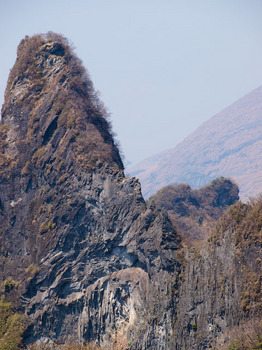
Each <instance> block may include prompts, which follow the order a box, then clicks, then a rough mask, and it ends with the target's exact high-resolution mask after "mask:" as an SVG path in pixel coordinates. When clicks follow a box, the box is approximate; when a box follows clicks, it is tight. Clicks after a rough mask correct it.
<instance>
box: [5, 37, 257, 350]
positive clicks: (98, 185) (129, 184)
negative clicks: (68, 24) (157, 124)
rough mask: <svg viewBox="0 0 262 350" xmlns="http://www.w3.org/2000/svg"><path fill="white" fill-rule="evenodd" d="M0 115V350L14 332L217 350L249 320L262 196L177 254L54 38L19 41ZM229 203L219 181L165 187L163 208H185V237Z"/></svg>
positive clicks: (230, 188) (59, 341) (162, 219)
mask: <svg viewBox="0 0 262 350" xmlns="http://www.w3.org/2000/svg"><path fill="white" fill-rule="evenodd" d="M2 113H3V116H2V121H1V123H0V348H1V349H11V348H12V350H18V349H20V346H19V344H20V340H21V338H23V341H24V345H25V347H27V345H28V347H27V348H28V349H45V350H47V349H57V350H63V349H77V348H80V347H81V348H83V346H82V345H83V344H89V343H93V345H94V343H95V345H97V346H100V347H101V348H102V349H112V350H116V349H118V350H120V349H121V350H127V349H129V350H146V349H150V350H171V349H172V350H173V349H181V350H185V349H199V350H206V349H209V348H211V347H212V348H214V349H222V347H221V346H220V345H219V346H218V347H215V346H213V344H212V343H213V342H214V341H215V340H219V339H218V338H220V337H222V338H221V339H220V340H219V344H221V343H222V344H223V342H224V340H225V339H224V338H223V337H224V335H225V332H226V331H228V330H229V331H230V330H231V328H232V327H233V328H234V327H238V326H239V324H240V322H242V323H244V322H245V320H247V319H250V320H253V319H254V321H255V320H256V319H258V320H259V319H261V310H262V308H261V305H262V302H261V283H260V282H261V279H262V277H261V271H262V269H261V261H262V256H261V222H262V221H261V207H262V204H261V201H258V202H257V203H254V204H253V205H242V204H241V203H238V202H237V204H236V205H235V206H234V207H232V208H231V209H229V212H228V214H227V215H226V216H225V217H224V216H222V218H221V219H220V223H219V226H218V228H217V229H215V230H214V234H213V235H211V237H210V239H209V242H206V243H205V244H206V245H205V244H204V243H201V245H202V246H203V250H201V251H198V250H195V249H190V250H188V249H187V248H186V247H185V245H184V243H183V241H181V237H180V235H179V234H178V230H177V229H176V227H175V225H173V224H172V221H171V220H170V219H169V218H168V214H167V213H166V212H165V211H163V210H161V208H159V206H158V204H161V201H162V199H163V197H162V195H161V193H160V196H159V200H160V201H159V200H153V201H149V202H147V203H146V202H145V201H144V199H143V196H142V194H141V186H140V184H139V182H138V180H137V179H135V178H131V179H130V178H128V177H126V176H125V175H124V172H123V165H122V162H121V159H120V156H119V152H118V150H117V147H116V145H115V142H114V140H113V138H112V135H111V133H110V125H109V123H108V121H107V119H106V118H105V117H106V113H105V112H104V110H103V106H102V104H101V103H100V102H99V101H98V99H97V98H96V95H95V92H94V89H93V86H92V83H91V81H90V79H89V77H88V75H87V73H86V72H85V70H84V69H83V67H82V66H81V64H80V62H79V60H78V59H77V58H76V57H75V55H74V54H73V53H72V50H71V49H70V47H69V45H68V43H67V41H66V40H65V39H64V38H63V37H61V36H59V35H56V34H53V33H49V34H47V35H37V36H34V37H32V38H25V39H24V40H23V41H22V42H21V44H20V45H19V48H18V58H17V61H16V63H15V66H14V68H13V70H12V71H11V73H10V77H9V81H8V86H7V89H6V95H5V104H4V107H3V110H2ZM181 189H182V193H181V191H180V190H181ZM225 192H228V193H225ZM164 193H166V190H165V189H164ZM179 193H181V195H182V196H180V197H181V199H182V201H179V198H178V196H179ZM202 195H203V196H205V197H206V196H207V198H205V200H204V199H203V200H202ZM164 197H165V194H164ZM200 197H201V198H200ZM236 197H237V188H236V186H235V185H234V184H232V183H228V181H227V180H223V181H222V182H221V181H218V182H215V183H212V184H211V187H207V188H206V189H204V191H203V190H200V191H198V192H195V191H194V190H191V189H190V188H189V187H188V186H184V187H182V188H181V187H180V188H178V189H175V188H174V191H173V194H172V193H171V198H170V204H172V205H173V203H175V204H176V203H177V200H178V202H179V203H178V204H179V206H178V211H179V213H178V214H180V213H181V209H183V208H184V207H185V209H186V211H185V215H184V216H190V219H192V220H193V221H194V223H193V225H192V230H194V233H195V228H196V227H197V226H196V225H197V223H195V220H198V221H199V215H200V216H201V218H202V217H203V218H205V217H206V218H207V219H209V218H210V219H212V218H213V217H215V219H216V218H217V217H218V216H220V214H222V211H223V210H224V209H225V206H227V204H228V205H229V204H231V202H233V201H234V199H236ZM155 199H157V198H155ZM167 199H168V198H167ZM200 199H201V200H200ZM225 199H226V201H225ZM231 199H232V200H233V201H231ZM192 200H193V203H192ZM191 204H192V205H191ZM206 204H209V206H210V209H211V211H209V212H207V209H208V207H207V205H206ZM213 204H215V205H218V206H219V209H221V210H219V212H217V211H216V210H215V209H216V208H212V206H213ZM167 209H168V208H167ZM176 209H177V206H176V207H175V211H176V212H175V213H174V214H176V213H177V210H176ZM207 215H208V216H207ZM171 219H172V218H171ZM172 220H173V219H172ZM204 221H205V220H204ZM204 221H203V222H204ZM190 223H191V222H190ZM175 224H176V223H175ZM177 227H178V229H180V228H181V227H179V225H177ZM10 301H11V302H12V303H13V305H14V307H15V308H16V309H15V310H13V309H12V305H11V304H10ZM23 325H24V328H23ZM255 325H257V323H255ZM253 328H254V327H253ZM236 330H238V328H236ZM254 330H255V328H254ZM259 334H261V331H260V333H259ZM223 339H224V340H223ZM229 339H230V338H229ZM254 339H255V340H256V336H254ZM257 339H258V338H257ZM31 343H33V345H32V346H31ZM70 345H72V347H71V346H70Z"/></svg>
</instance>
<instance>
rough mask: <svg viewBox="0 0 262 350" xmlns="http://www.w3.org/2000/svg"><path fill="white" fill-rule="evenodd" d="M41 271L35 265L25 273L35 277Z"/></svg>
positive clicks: (29, 267) (30, 266)
mask: <svg viewBox="0 0 262 350" xmlns="http://www.w3.org/2000/svg"><path fill="white" fill-rule="evenodd" d="M39 271H40V268H39V266H36V265H34V264H31V265H29V266H28V267H27V268H26V270H25V272H26V273H27V274H29V275H30V276H35V275H36V274H37V273H38V272H39Z"/></svg>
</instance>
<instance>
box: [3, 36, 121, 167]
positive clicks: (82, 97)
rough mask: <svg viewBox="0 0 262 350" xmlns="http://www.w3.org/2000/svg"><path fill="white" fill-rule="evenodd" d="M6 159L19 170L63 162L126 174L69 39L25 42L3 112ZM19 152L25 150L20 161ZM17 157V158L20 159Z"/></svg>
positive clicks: (42, 38) (40, 38)
mask: <svg viewBox="0 0 262 350" xmlns="http://www.w3.org/2000/svg"><path fill="white" fill-rule="evenodd" d="M1 130H2V133H3V138H4V139H5V141H6V143H5V145H6V146H7V144H8V147H5V145H3V147H4V149H5V152H4V153H5V156H6V157H10V159H9V161H10V162H11V160H13V162H14V163H15V164H17V165H18V164H19V167H20V168H24V166H26V164H27V162H28V161H29V162H30V161H31V159H33V160H34V162H33V163H34V165H35V164H37V165H38V166H39V167H41V168H42V170H44V169H45V168H46V166H47V165H49V166H51V167H54V168H57V167H58V166H59V161H58V160H59V159H60V158H61V157H62V158H65V157H66V158H68V162H67V163H68V166H69V163H70V161H69V159H74V163H75V164H77V166H79V167H81V168H83V169H90V168H91V169H93V168H97V163H98V164H99V163H101V162H102V163H107V164H108V165H109V166H110V167H112V168H115V169H117V170H123V164H122V161H121V158H120V156H119V152H118V149H117V146H116V143H115V141H114V139H113V137H112V135H111V126H110V122H109V121H108V114H107V112H106V110H105V108H104V106H103V104H102V103H101V102H100V101H99V99H98V97H97V94H96V92H95V90H94V88H93V84H92V82H91V80H90V78H89V76H88V74H87V72H86V71H85V69H84V68H83V66H82V64H81V61H80V60H79V59H78V58H77V57H76V56H75V54H74V53H73V51H72V49H71V48H70V46H69V44H68V42H67V40H66V39H65V38H63V37H62V36H59V35H57V34H52V33H49V34H47V35H37V36H33V37H31V38H29V37H26V38H25V39H23V40H22V41H21V43H20V45H19V47H18V50H17V60H16V63H15V65H14V67H13V69H12V71H11V73H10V76H9V79H8V84H7V88H6V92H5V103H4V106H3V109H2V129H1ZM21 150H26V152H24V153H25V156H24V157H21V154H20V153H22V152H20V151H21ZM18 154H19V157H18Z"/></svg>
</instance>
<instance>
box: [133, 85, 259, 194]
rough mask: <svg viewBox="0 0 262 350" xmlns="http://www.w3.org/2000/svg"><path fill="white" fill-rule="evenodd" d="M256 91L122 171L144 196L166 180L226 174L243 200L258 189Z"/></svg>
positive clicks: (202, 180) (192, 181)
mask: <svg viewBox="0 0 262 350" xmlns="http://www.w3.org/2000/svg"><path fill="white" fill-rule="evenodd" d="M261 96H262V87H258V88H257V89H255V90H253V91H251V92H250V93H249V94H246V95H245V96H243V97H242V98H240V99H239V100H238V101H236V102H235V103H233V104H232V105H231V106H229V107H228V108H225V109H224V110H222V111H221V112H220V113H218V114H216V115H215V116H213V117H212V118H210V119H209V120H207V121H206V122H204V123H203V124H202V125H201V126H200V127H198V128H197V129H196V130H195V131H194V132H193V133H191V134H190V135H189V136H188V137H186V138H185V139H184V141H182V142H181V143H179V144H178V145H177V146H176V147H175V148H174V149H171V150H167V151H164V152H163V153H160V154H158V155H156V159H154V156H152V157H150V158H149V159H148V160H147V161H146V162H145V163H144V162H143V161H142V162H140V163H138V164H137V165H136V166H134V167H132V168H131V169H128V173H129V174H130V175H134V176H138V177H139V179H140V181H141V183H142V190H143V193H144V195H145V196H146V197H149V196H150V195H152V194H153V193H154V192H156V190H158V189H160V188H161V187H163V186H166V185H168V184H172V183H179V182H181V183H188V184H189V185H190V186H192V187H195V188H198V187H200V186H203V185H205V184H207V183H208V182H210V181H212V180H213V179H214V178H216V177H220V176H226V177H232V178H233V179H234V180H235V181H236V182H237V183H238V184H239V186H240V196H241V198H243V199H244V200H247V199H248V197H249V196H250V197H251V196H254V195H257V194H258V193H259V192H261V191H262V183H261V180H260V178H261V176H260V175H261V172H260V171H259V153H260V151H261V149H262V138H261V134H262V133H261V131H262V121H261V118H260V116H261V114H262V98H261ZM160 155H161V157H160ZM249 177H252V179H251V180H250V181H249ZM150 187H151V188H152V190H151V189H150ZM251 187H252V188H251Z"/></svg>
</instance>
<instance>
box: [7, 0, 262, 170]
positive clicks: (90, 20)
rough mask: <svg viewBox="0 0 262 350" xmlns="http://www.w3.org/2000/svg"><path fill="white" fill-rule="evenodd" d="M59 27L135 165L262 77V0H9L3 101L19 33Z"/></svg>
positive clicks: (168, 145) (260, 81) (170, 144)
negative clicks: (78, 58)
mask: <svg viewBox="0 0 262 350" xmlns="http://www.w3.org/2000/svg"><path fill="white" fill-rule="evenodd" d="M50 30H51V31H54V32H58V33H61V34H63V35H65V36H66V37H67V38H68V39H69V40H70V41H72V42H73V44H74V46H75V47H76V53H77V54H78V56H79V57H80V58H81V59H82V61H83V63H84V65H85V67H86V68H87V70H88V71H89V73H90V75H91V78H92V80H93V82H94V85H95V87H96V89H97V90H99V91H100V92H101V99H102V100H103V102H104V103H105V105H106V106H107V107H108V109H109V111H110V112H111V115H112V122H113V129H114V131H115V132H116V133H117V138H118V140H119V141H120V144H121V145H122V151H123V153H124V155H125V158H126V163H127V164H130V163H135V162H138V161H139V160H142V159H143V158H145V157H148V156H151V155H153V154H155V153H159V152H160V151H162V150H164V149H168V148H173V147H174V146H175V145H176V144H177V143H178V142H180V141H182V140H183V139H184V138H185V137H186V136H187V135H188V134H189V133H191V132H192V131H194V130H195V129H196V127H198V126H199V125H200V124H201V123H202V122H204V121H205V120H207V119H209V118H210V117H212V116H213V115H214V114H216V113H217V112H219V111H220V110H222V109H224V108H225V107H227V106H228V105H230V104H231V103H232V102H234V101H235V100H236V99H238V98H240V97H241V96H242V95H244V94H245V93H247V92H249V91H251V90H253V89H254V88H256V87H258V86H260V85H262V1H261V0H179V1H178V0H83V1H81V0H74V1H73V0H71V1H69V0H52V1H51V0H45V1H37V0H23V1H21V0H0V43H1V46H0V50H1V56H0V104H2V103H3V98H4V97H3V96H4V89H5V85H6V80H7V76H8V74H9V70H10V68H11V67H12V65H13V64H14V61H15V57H16V48H17V45H18V44H19V42H20V40H21V39H22V38H23V37H24V36H25V35H33V34H36V33H43V32H47V31H50Z"/></svg>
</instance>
